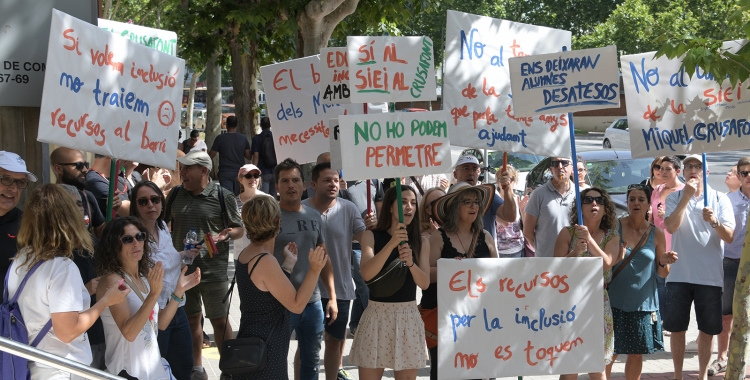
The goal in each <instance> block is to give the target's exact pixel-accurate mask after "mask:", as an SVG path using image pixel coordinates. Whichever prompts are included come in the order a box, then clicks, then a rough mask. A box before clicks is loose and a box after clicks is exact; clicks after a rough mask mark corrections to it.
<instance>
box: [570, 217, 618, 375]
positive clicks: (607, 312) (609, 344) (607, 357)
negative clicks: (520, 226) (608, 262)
mask: <svg viewBox="0 0 750 380" xmlns="http://www.w3.org/2000/svg"><path fill="white" fill-rule="evenodd" d="M566 228H567V229H568V232H569V233H570V235H571V237H570V246H569V247H568V249H569V250H571V251H572V250H573V248H575V244H576V239H577V234H576V231H575V227H573V226H570V227H566ZM617 236H619V235H618V234H617V231H616V230H615V229H614V228H613V229H610V230H607V231H606V233H605V234H604V238H603V239H602V241H601V242H599V248H601V249H602V250H604V247H606V246H607V243H609V241H610V240H612V238H615V237H617ZM578 257H591V253H589V251H586V252H583V253H581V254H580V255H578ZM610 281H612V268H609V269H605V270H604V283H605V284H608V283H609V282H610ZM613 325H614V324H613V322H612V308H611V307H610V306H609V293H607V289H606V288H605V289H604V365H609V364H610V363H612V355H614V353H615V330H614V327H613Z"/></svg>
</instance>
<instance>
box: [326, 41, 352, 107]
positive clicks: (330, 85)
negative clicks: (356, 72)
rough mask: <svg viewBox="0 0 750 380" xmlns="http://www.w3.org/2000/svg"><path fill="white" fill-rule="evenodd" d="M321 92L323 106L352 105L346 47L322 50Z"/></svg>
mask: <svg viewBox="0 0 750 380" xmlns="http://www.w3.org/2000/svg"><path fill="white" fill-rule="evenodd" d="M319 85H320V91H321V92H322V93H323V98H322V99H321V100H320V102H321V103H323V104H345V103H351V100H350V99H349V97H350V95H351V92H350V90H349V63H348V59H347V54H346V48H345V47H335V48H323V49H320V83H319Z"/></svg>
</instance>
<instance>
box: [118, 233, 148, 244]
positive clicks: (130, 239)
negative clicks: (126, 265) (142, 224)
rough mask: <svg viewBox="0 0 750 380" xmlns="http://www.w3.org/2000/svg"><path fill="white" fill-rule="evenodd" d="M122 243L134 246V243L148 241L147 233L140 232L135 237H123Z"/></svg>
mask: <svg viewBox="0 0 750 380" xmlns="http://www.w3.org/2000/svg"><path fill="white" fill-rule="evenodd" d="M120 241H121V242H122V244H125V245H128V244H133V242H134V241H146V233H145V232H139V233H137V234H135V235H122V236H120Z"/></svg>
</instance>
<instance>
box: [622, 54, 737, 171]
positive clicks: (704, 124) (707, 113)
mask: <svg viewBox="0 0 750 380" xmlns="http://www.w3.org/2000/svg"><path fill="white" fill-rule="evenodd" d="M743 44H744V43H743V42H739V41H730V42H725V43H724V46H723V47H724V49H728V50H729V51H730V52H736V51H737V50H739V48H741V47H742V45H743ZM653 58H654V53H653V52H651V53H643V54H635V55H627V56H622V57H621V61H622V76H623V82H624V83H623V84H624V87H625V99H626V101H627V111H628V128H629V129H630V149H631V151H632V152H633V157H634V158H635V157H655V156H664V155H674V154H694V153H706V152H721V151H728V150H738V149H747V147H748V136H750V118H749V117H748V113H750V93H747V91H746V89H745V88H743V86H746V84H743V83H738V84H737V85H736V86H732V85H731V84H730V83H729V81H726V80H725V81H723V82H722V83H721V84H719V83H717V82H716V81H715V80H714V78H713V76H712V75H711V74H710V73H707V72H705V71H703V70H701V69H700V68H698V67H696V69H695V74H694V75H693V78H692V79H690V78H689V77H688V75H687V73H685V71H684V70H680V64H681V60H680V59H672V60H670V59H667V58H666V57H660V58H659V59H656V60H654V59H653Z"/></svg>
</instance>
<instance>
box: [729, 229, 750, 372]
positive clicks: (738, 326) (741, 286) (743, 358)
mask: <svg viewBox="0 0 750 380" xmlns="http://www.w3.org/2000/svg"><path fill="white" fill-rule="evenodd" d="M734 238H735V239H739V238H740V237H739V236H735V237H734ZM732 304H733V305H732V315H733V318H732V334H731V335H730V337H729V352H728V353H727V355H728V356H729V357H728V359H729V360H728V363H727V372H726V374H725V375H724V378H725V379H726V380H742V379H744V378H745V368H746V367H747V354H748V351H749V350H748V348H750V347H749V345H748V341H749V340H750V330H748V328H747V327H748V326H747V325H748V318H750V230H748V232H746V233H745V244H744V245H743V246H742V257H741V258H740V268H739V271H737V280H735V283H734V300H733V302H732Z"/></svg>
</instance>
